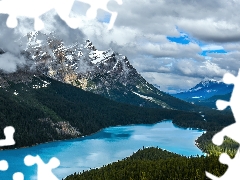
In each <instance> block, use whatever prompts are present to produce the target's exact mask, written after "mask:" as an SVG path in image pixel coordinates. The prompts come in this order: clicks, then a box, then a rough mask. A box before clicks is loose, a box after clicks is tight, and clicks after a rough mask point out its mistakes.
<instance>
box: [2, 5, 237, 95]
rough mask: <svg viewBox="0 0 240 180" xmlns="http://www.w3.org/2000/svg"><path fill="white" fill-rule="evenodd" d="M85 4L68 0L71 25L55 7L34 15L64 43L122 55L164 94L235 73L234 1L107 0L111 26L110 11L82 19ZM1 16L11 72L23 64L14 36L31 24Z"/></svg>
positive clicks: (29, 28) (29, 29)
mask: <svg viewBox="0 0 240 180" xmlns="http://www.w3.org/2000/svg"><path fill="white" fill-rule="evenodd" d="M2 1H3V0H2ZM69 1H70V0H69ZM93 1H94V0H93ZM98 1H99V2H101V0H98ZM0 2H1V1H0ZM42 2H43V3H44V1H42ZM89 7H90V5H89V4H86V3H85V4H84V3H82V2H81V0H76V1H74V3H73V6H72V10H71V14H70V16H71V17H75V18H78V20H79V21H78V22H79V24H78V28H77V29H72V28H70V27H68V26H67V25H66V23H65V22H64V21H62V20H61V18H60V17H59V16H58V14H57V13H56V11H55V10H50V11H48V12H47V13H45V14H43V15H41V16H40V18H41V19H42V20H43V22H44V25H45V26H44V29H43V30H42V31H44V32H47V33H49V32H51V31H56V32H57V33H59V35H60V36H61V37H62V39H64V40H65V41H66V43H71V42H73V41H76V40H78V41H83V40H85V39H89V40H91V41H92V42H93V44H94V45H95V47H96V48H97V49H98V50H107V49H109V48H112V49H113V50H114V51H116V52H118V53H121V54H123V55H125V56H127V58H128V59H129V61H130V62H131V64H132V65H133V66H134V67H135V68H136V70H137V71H138V72H139V73H140V74H141V75H142V76H143V77H144V78H145V79H146V80H147V81H148V82H150V83H152V84H156V85H158V86H160V89H161V90H162V91H165V92H168V93H176V92H179V91H185V90H187V89H190V88H191V87H193V86H195V85H196V84H197V83H199V82H200V81H202V80H206V79H216V80H221V79H222V77H223V75H224V74H225V73H227V72H230V73H232V74H234V75H237V73H238V69H239V68H240V61H239V57H240V21H239V16H238V14H239V9H240V1H239V0H228V1H226V0H211V1H208V0H202V1H199V0H123V4H122V5H119V4H118V3H117V2H116V1H114V0H109V3H108V5H107V7H108V9H109V10H111V11H116V12H118V16H117V19H116V21H115V23H114V26H113V28H112V29H111V30H108V22H109V19H110V17H111V14H110V13H109V12H106V11H104V10H99V11H98V13H97V17H96V18H95V19H93V20H88V19H87V18H86V11H87V9H88V8H89ZM0 12H1V9H0ZM7 17H8V15H7V14H0V28H1V32H0V47H1V48H2V49H4V50H8V51H9V54H6V55H5V56H6V57H7V58H6V57H4V58H2V56H0V68H3V69H4V68H5V69H7V70H8V71H9V72H11V71H14V69H16V65H19V64H23V63H24V60H23V59H22V58H21V57H19V53H17V52H18V51H19V47H18V45H17V44H16V43H14V40H15V39H17V38H19V37H20V36H22V35H26V34H27V33H28V32H29V31H33V30H34V28H33V19H31V18H29V17H28V18H25V17H19V18H18V26H17V28H15V29H10V28H8V27H7V26H6V19H7ZM18 59H19V60H18ZM5 62H6V63H7V64H6V63H5Z"/></svg>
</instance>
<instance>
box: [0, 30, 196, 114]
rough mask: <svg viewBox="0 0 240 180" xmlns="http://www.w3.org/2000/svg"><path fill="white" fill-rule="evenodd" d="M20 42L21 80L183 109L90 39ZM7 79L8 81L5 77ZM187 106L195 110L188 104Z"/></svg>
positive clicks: (42, 37) (39, 36)
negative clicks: (58, 83)
mask: <svg viewBox="0 0 240 180" xmlns="http://www.w3.org/2000/svg"><path fill="white" fill-rule="evenodd" d="M18 43H19V45H20V46H21V47H22V49H23V51H22V52H21V54H22V55H23V56H24V57H25V59H26V66H25V67H24V68H22V69H20V70H18V72H17V73H19V72H21V75H20V76H19V75H18V77H23V78H24V76H25V75H26V74H29V77H31V76H32V75H35V76H40V75H42V74H43V75H45V76H47V77H50V78H52V79H55V80H58V81H61V82H64V83H68V84H72V85H73V86H76V87H79V88H82V89H83V90H86V91H91V92H93V93H96V94H100V95H103V96H105V97H107V98H111V99H113V100H116V101H119V102H125V103H130V104H135V105H138V106H148V107H161V108H168V109H179V108H180V109H181V107H182V105H180V106H178V105H176V103H175V102H174V101H176V99H175V98H173V97H171V96H170V95H167V94H165V93H163V92H161V91H160V90H158V89H157V88H155V87H154V86H153V85H151V84H149V83H148V82H147V81H146V80H145V79H144V78H143V77H142V76H141V75H140V74H139V73H138V72H137V71H136V69H135V68H134V67H133V66H132V65H131V64H130V62H129V60H128V58H127V57H126V56H124V55H121V54H119V53H117V52H115V51H113V50H112V49H108V50H106V51H98V50H97V49H96V47H95V46H94V45H93V44H92V42H91V41H90V40H86V42H84V43H80V42H76V43H74V44H72V45H70V46H65V45H64V42H63V41H61V40H60V38H57V37H55V35H54V34H48V35H47V34H43V33H41V32H34V33H29V34H28V35H26V36H24V37H22V38H21V39H20V40H19V42H18ZM7 76H9V77H10V76H11V77H14V76H13V75H7ZM4 77H5V79H6V75H5V76H4ZM9 77H8V78H9ZM23 78H19V80H21V79H23ZM3 79H4V78H3ZM25 79H26V80H27V79H28V78H27V77H25ZM30 79H31V78H30ZM0 81H1V79H0ZM2 82H3V84H4V83H6V82H4V80H2ZM0 83H1V82H0ZM179 103H180V104H181V103H182V102H178V103H177V104H179ZM186 106H189V107H190V108H192V107H191V105H189V104H186Z"/></svg>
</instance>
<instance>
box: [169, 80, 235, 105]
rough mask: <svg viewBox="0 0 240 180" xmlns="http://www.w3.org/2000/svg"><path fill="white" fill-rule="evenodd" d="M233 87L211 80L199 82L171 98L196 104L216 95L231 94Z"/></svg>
mask: <svg viewBox="0 0 240 180" xmlns="http://www.w3.org/2000/svg"><path fill="white" fill-rule="evenodd" d="M232 89H233V85H227V84H225V83H223V82H221V81H216V80H213V79H210V80H205V81H201V82H200V83H198V84H197V85H196V86H194V87H193V88H191V89H189V90H188V91H185V92H181V93H177V94H172V96H174V97H177V98H179V99H182V100H185V101H189V102H196V101H201V100H205V99H208V98H210V97H212V96H216V95H225V94H228V93H230V92H232Z"/></svg>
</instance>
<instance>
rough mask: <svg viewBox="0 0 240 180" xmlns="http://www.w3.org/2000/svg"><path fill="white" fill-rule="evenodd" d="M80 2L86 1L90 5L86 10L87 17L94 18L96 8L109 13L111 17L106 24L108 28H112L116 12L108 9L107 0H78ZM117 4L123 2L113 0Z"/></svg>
mask: <svg viewBox="0 0 240 180" xmlns="http://www.w3.org/2000/svg"><path fill="white" fill-rule="evenodd" d="M78 1H80V2H83V3H86V4H89V5H90V6H91V7H90V8H89V9H88V10H87V12H86V16H87V18H88V19H94V18H96V17H97V10H98V9H102V10H104V11H106V12H108V13H110V14H111V18H110V21H109V25H108V29H109V30H110V29H112V28H113V25H114V23H115V21H116V19H117V15H118V13H117V12H114V11H110V10H109V9H108V7H107V5H108V2H109V0H101V1H99V0H78ZM115 1H116V2H117V3H118V4H119V5H121V4H122V3H123V2H122V0H115Z"/></svg>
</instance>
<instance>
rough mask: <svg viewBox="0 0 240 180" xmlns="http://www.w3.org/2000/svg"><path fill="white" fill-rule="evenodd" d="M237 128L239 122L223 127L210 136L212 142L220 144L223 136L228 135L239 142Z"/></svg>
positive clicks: (238, 127) (239, 127) (239, 125)
mask: <svg viewBox="0 0 240 180" xmlns="http://www.w3.org/2000/svg"><path fill="white" fill-rule="evenodd" d="M239 129H240V124H239V123H234V124H231V125H229V126H227V127H225V128H223V129H222V130H221V131H220V132H218V133H217V134H215V135H214V136H213V138H212V142H213V143H214V144H216V145H218V146H220V145H221V144H222V143H223V141H224V136H228V137H229V138H231V139H232V140H234V141H236V142H238V143H240V136H239V134H238V133H239Z"/></svg>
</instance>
